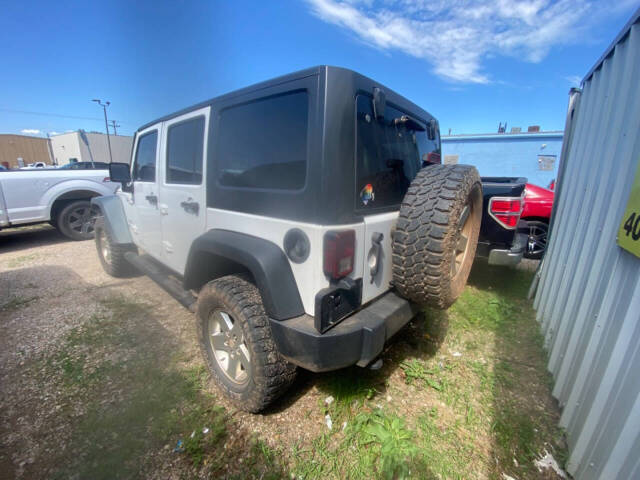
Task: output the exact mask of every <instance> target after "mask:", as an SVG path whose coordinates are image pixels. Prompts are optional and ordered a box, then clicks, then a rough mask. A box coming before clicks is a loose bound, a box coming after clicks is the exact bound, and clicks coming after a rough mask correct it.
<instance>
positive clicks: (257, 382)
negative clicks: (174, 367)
mask: <svg viewBox="0 0 640 480" xmlns="http://www.w3.org/2000/svg"><path fill="white" fill-rule="evenodd" d="M197 318H198V336H199V340H200V346H201V349H202V351H203V354H204V357H205V359H206V360H207V364H208V365H209V369H210V371H211V374H212V376H213V378H214V380H215V382H216V383H217V384H218V386H219V387H220V389H221V390H222V391H223V393H224V394H225V395H226V396H227V397H228V398H229V399H231V401H233V402H234V403H235V404H236V405H237V406H238V407H239V408H240V409H242V410H245V411H247V412H259V411H261V410H263V409H264V408H265V407H266V406H267V405H269V404H270V403H271V402H273V401H274V400H275V399H276V398H278V397H279V396H280V395H282V393H284V391H285V390H287V388H289V386H290V385H291V383H292V382H293V380H294V379H295V375H296V367H295V365H292V364H291V363H289V362H287V361H286V360H285V359H284V358H282V357H281V356H280V354H279V353H278V350H277V347H276V344H275V342H274V340H273V336H272V334H271V326H270V325H269V319H268V318H267V315H266V314H265V311H264V307H263V305H262V299H261V297H260V292H259V291H258V289H257V288H256V287H255V286H254V285H253V284H251V283H250V282H248V281H247V280H245V279H244V278H241V277H239V276H236V275H230V276H227V277H222V278H219V279H217V280H213V281H211V282H209V283H208V284H206V285H205V286H204V287H203V288H202V290H201V291H200V294H199V295H198V307H197Z"/></svg>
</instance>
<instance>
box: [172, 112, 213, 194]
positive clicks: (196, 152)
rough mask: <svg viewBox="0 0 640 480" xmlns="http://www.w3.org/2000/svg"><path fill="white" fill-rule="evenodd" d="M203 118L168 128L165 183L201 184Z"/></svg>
mask: <svg viewBox="0 0 640 480" xmlns="http://www.w3.org/2000/svg"><path fill="white" fill-rule="evenodd" d="M203 148H204V117H196V118H192V119H189V120H186V121H184V122H181V123H177V124H175V125H172V126H171V127H169V134H168V137H167V183H180V184H187V185H199V184H200V183H201V182H202V151H203Z"/></svg>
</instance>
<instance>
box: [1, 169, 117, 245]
mask: <svg viewBox="0 0 640 480" xmlns="http://www.w3.org/2000/svg"><path fill="white" fill-rule="evenodd" d="M118 186H119V184H117V183H113V182H111V181H110V180H109V171H108V170H60V169H34V170H11V171H0V229H2V228H7V227H15V226H20V225H27V224H33V223H41V222H49V223H51V225H53V226H54V227H56V228H57V229H58V230H59V231H60V232H61V233H62V234H63V235H65V236H67V237H69V238H70V239H72V240H87V239H90V238H93V223H92V222H91V221H89V220H90V217H91V203H90V202H91V198H93V197H97V196H100V195H112V194H113V193H114V192H115V190H116V188H117V187H118Z"/></svg>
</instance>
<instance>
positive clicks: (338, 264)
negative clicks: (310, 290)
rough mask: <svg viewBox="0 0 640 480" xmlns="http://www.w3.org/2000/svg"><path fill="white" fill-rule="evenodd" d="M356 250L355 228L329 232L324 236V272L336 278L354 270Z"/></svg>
mask: <svg viewBox="0 0 640 480" xmlns="http://www.w3.org/2000/svg"><path fill="white" fill-rule="evenodd" d="M355 250H356V232H355V230H342V231H340V232H333V231H331V232H327V233H326V234H325V236H324V273H325V274H326V275H328V276H329V277H331V278H332V279H334V280H339V279H341V278H342V277H346V276H347V275H349V274H350V273H351V272H352V271H353V263H354V259H355Z"/></svg>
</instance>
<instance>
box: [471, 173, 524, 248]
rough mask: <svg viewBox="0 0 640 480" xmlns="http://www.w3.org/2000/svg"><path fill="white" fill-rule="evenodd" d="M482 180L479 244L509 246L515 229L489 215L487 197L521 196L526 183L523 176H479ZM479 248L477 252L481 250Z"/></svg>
mask: <svg viewBox="0 0 640 480" xmlns="http://www.w3.org/2000/svg"><path fill="white" fill-rule="evenodd" d="M481 180H482V195H483V199H482V224H481V225H480V236H479V238H478V242H479V243H480V244H486V245H491V246H492V248H506V249H509V248H511V246H512V244H513V242H514V237H515V234H516V232H517V229H512V230H510V229H507V228H504V227H503V226H502V225H500V224H499V223H498V222H497V221H496V220H495V219H494V218H492V217H491V215H489V199H491V198H492V197H522V196H523V195H524V189H525V186H526V184H527V179H526V178H524V177H481ZM481 248H482V247H480V248H479V252H481Z"/></svg>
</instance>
